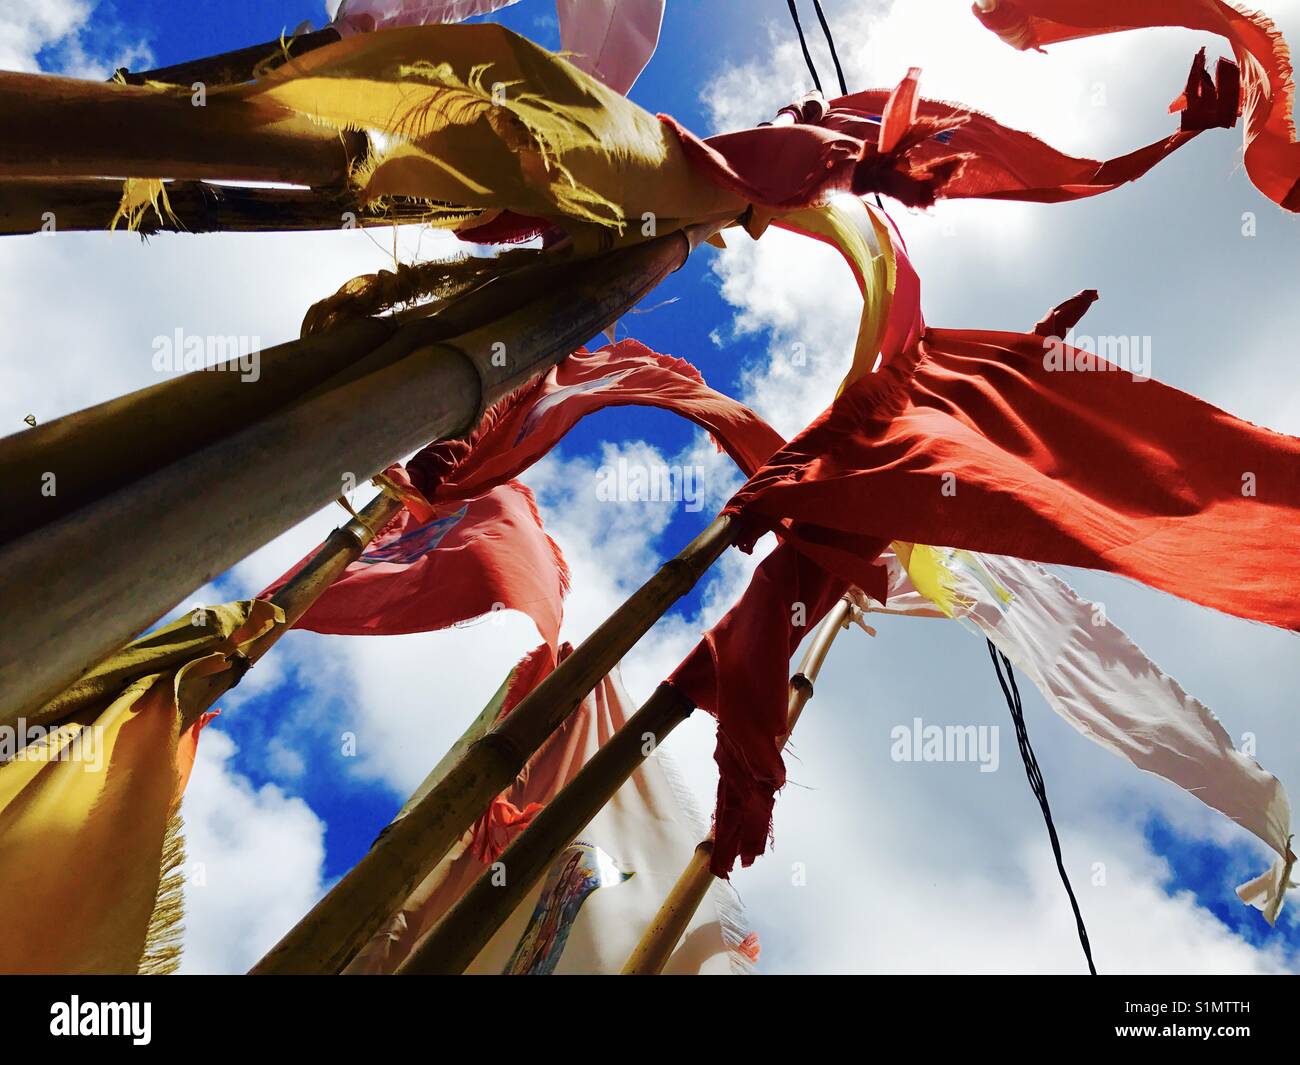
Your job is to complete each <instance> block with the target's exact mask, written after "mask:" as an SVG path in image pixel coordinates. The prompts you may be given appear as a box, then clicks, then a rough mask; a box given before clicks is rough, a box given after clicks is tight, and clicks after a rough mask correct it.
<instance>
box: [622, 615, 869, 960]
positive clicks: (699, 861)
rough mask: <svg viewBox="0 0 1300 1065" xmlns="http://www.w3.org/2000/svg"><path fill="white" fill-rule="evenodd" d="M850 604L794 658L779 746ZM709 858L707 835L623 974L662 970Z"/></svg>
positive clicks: (698, 899) (698, 898) (699, 894)
mask: <svg viewBox="0 0 1300 1065" xmlns="http://www.w3.org/2000/svg"><path fill="white" fill-rule="evenodd" d="M852 612H853V605H852V603H850V602H849V600H848V599H841V600H840V601H839V602H838V603H836V604H835V606H833V607H832V608H831V610H830V612H829V613H828V614H827V615H826V618H825V619H824V620H823V621H822V623H821V626H820V627H819V628H818V629H817V631H816V632H815V633H814V634H813V638H812V642H811V643H810V644H809V645H808V648H807V650H806V651H805V652H804V656H803V658H802V659H801V660H800V663H799V669H798V671H797V672H796V673H795V674H794V675H793V676H792V677H791V678H790V694H789V701H788V704H787V710H786V731H785V735H784V736H782V737H781V740H780V745H781V747H782V748H784V747H785V745H786V744H787V743H788V742H789V740H790V733H792V732H793V731H794V726H795V725H796V723H798V721H799V717H800V715H801V714H802V713H803V710H804V707H805V706H807V705H808V700H809V699H811V698H812V694H813V682H814V681H815V680H816V679H817V675H818V674H819V673H820V672H821V668H822V663H823V662H825V661H826V655H827V652H829V651H830V649H831V644H832V643H834V642H835V637H836V636H838V635H839V633H840V630H841V629H843V628H845V627H847V625H848V623H849V620H850V619H851V617H852ZM712 855H713V840H712V837H710V838H709V839H706V840H705V841H704V842H703V843H701V844H700V845H699V846H698V847H696V849H695V853H694V854H693V855H692V856H691V860H690V861H689V862H688V863H687V865H686V868H685V869H683V870H682V874H681V876H679V877H678V878H677V882H676V883H675V884H674V885H673V887H672V890H671V891H670V892H669V893H668V897H667V898H666V899H665V900H664V903H663V905H662V906H661V907H660V908H659V912H658V913H656V914H655V916H654V919H653V920H652V921H651V922H650V924H649V925H647V926H646V930H645V932H644V933H643V934H642V936H641V940H640V942H639V943H637V945H636V947H635V949H634V950H633V951H632V954H631V955H630V956H629V957H628V960H627V964H626V965H625V966H624V967H623V973H622V975H624V976H658V975H659V974H660V973H662V972H663V971H664V966H665V965H667V964H668V959H669V958H671V957H672V953H673V951H674V950H676V949H677V944H678V943H680V942H681V938H682V936H684V935H685V934H686V929H687V928H688V927H689V926H690V923H691V919H692V918H693V917H694V916H695V911H696V910H698V909H699V908H700V904H701V903H702V902H703V901H704V897H705V895H707V894H708V893H709V888H711V887H712V886H713V879H714V878H713V873H712V872H710V871H709V859H710V858H711V857H712Z"/></svg>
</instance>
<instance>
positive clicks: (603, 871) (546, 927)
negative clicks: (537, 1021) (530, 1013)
mask: <svg viewBox="0 0 1300 1065" xmlns="http://www.w3.org/2000/svg"><path fill="white" fill-rule="evenodd" d="M634 875H635V874H633V873H625V872H623V871H622V870H621V869H619V868H618V866H617V865H615V864H614V859H613V858H611V857H610V856H609V855H608V854H606V853H605V852H604V851H603V850H601V849H600V848H599V847H597V846H596V845H594V844H592V843H583V842H582V841H581V840H578V841H575V842H574V843H573V844H572V845H570V846H569V847H568V848H566V849H565V851H564V853H563V854H561V855H560V856H559V857H558V858H557V859H556V860H555V864H554V865H552V866H551V871H550V872H549V873H548V874H547V875H546V884H545V886H544V887H543V888H542V894H541V896H540V897H539V898H538V899H537V906H536V907H535V908H534V909H533V915H532V917H530V918H529V920H528V927H527V928H525V929H524V934H523V935H522V936H520V937H519V944H518V946H516V947H515V950H514V953H513V954H512V955H511V956H510V961H509V962H507V963H506V966H505V968H504V969H502V970H501V975H502V976H550V975H551V974H552V973H554V972H555V966H556V965H557V964H558V963H559V960H560V956H561V955H562V954H563V953H564V946H565V944H566V943H567V942H568V940H569V932H570V931H571V930H572V929H573V923H574V921H576V920H577V919H578V911H579V910H581V909H582V905H583V903H584V902H586V901H587V899H588V898H589V897H590V896H591V894H592V893H593V892H594V891H597V890H598V889H600V888H603V887H614V886H616V885H618V884H621V883H623V882H624V881H625V880H630V879H631V878H632V876H634Z"/></svg>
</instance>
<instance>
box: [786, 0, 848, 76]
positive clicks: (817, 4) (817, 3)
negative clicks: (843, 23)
mask: <svg viewBox="0 0 1300 1065" xmlns="http://www.w3.org/2000/svg"><path fill="white" fill-rule="evenodd" d="M792 2H793V0H792ZM813 7H814V8H816V9H817V19H818V21H819V22H821V24H822V33H824V34H826V43H827V44H828V45H829V46H830V49H831V60H832V61H833V62H834V63H835V76H836V77H837V78H839V80H840V95H841V96H848V94H849V83H848V82H846V81H845V80H844V68H843V67H841V66H840V56H839V53H838V52H837V51H835V38H834V37H832V36H831V28H830V25H829V24H828V23H827V21H826V12H824V11H823V10H822V0H813Z"/></svg>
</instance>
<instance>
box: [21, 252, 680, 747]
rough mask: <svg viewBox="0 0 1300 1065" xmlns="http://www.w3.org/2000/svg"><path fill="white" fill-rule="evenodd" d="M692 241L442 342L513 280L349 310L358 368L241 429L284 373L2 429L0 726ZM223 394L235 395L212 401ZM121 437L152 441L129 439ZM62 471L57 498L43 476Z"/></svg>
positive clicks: (533, 368)
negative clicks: (181, 400) (365, 315)
mask: <svg viewBox="0 0 1300 1065" xmlns="http://www.w3.org/2000/svg"><path fill="white" fill-rule="evenodd" d="M693 239H694V238H693V237H692V236H691V235H689V234H683V233H675V234H670V235H667V236H665V237H661V238H659V239H658V240H655V241H650V242H647V243H646V244H643V245H639V246H636V247H634V248H628V249H623V250H620V251H617V252H613V253H610V254H608V255H605V256H602V257H600V258H599V259H593V260H587V261H583V262H581V263H576V264H572V266H571V267H570V268H566V269H565V270H563V271H560V272H559V277H560V279H561V280H562V281H563V284H559V285H556V286H554V287H552V288H551V290H550V291H546V292H543V293H542V294H541V295H539V296H538V297H537V298H535V299H533V300H531V301H530V302H528V303H526V304H525V305H523V306H522V307H519V308H518V309H516V310H513V311H511V312H510V313H509V314H506V315H504V316H502V317H500V318H498V319H497V320H496V321H492V322H490V324H487V325H479V326H477V328H472V329H469V330H467V331H465V332H462V333H460V334H459V335H457V336H455V337H453V338H452V339H450V340H442V339H441V338H442V337H443V336H444V335H445V332H446V330H447V329H448V322H450V323H454V324H455V325H457V326H459V325H460V324H461V323H462V322H464V321H465V320H466V316H468V317H469V318H470V319H471V320H472V319H474V318H476V317H477V316H478V315H479V314H481V313H484V312H486V311H490V310H491V309H492V308H493V307H495V308H497V309H498V310H499V308H500V306H501V303H500V301H499V297H496V296H494V294H495V293H504V294H507V295H508V294H509V293H511V292H512V291H514V289H512V287H511V281H512V279H511V278H509V277H507V278H503V279H501V280H502V281H503V282H505V283H504V284H502V285H494V284H493V283H489V285H487V286H484V292H483V293H482V294H480V293H470V294H469V297H468V298H467V299H466V300H465V306H466V307H469V308H471V309H472V311H473V313H472V314H471V312H470V311H458V310H457V307H458V306H459V301H458V302H457V303H456V304H453V305H452V306H450V307H449V308H448V310H447V317H446V318H445V320H443V321H442V322H439V320H438V319H436V318H435V319H423V320H417V321H410V322H405V323H403V324H400V325H396V324H393V323H377V322H374V321H366V322H358V323H350V324H349V325H348V326H344V327H341V329H342V330H343V331H344V332H343V333H342V334H341V335H342V336H343V337H344V338H345V341H346V342H345V343H342V344H341V346H340V348H339V349H338V350H337V351H336V352H335V359H336V362H337V363H340V364H342V366H343V368H342V369H340V370H338V371H337V372H334V373H332V374H329V373H326V374H324V375H323V378H321V379H318V380H317V381H316V382H315V384H314V387H308V388H305V389H304V390H303V392H302V394H301V395H299V396H297V397H296V398H295V397H289V398H288V399H287V400H286V399H285V397H283V396H280V397H278V398H276V399H275V402H274V403H272V404H270V406H271V408H272V409H270V410H269V411H265V412H263V414H262V416H261V417H258V418H256V420H252V419H249V420H250V421H251V424H244V425H242V426H241V427H239V428H235V426H237V425H238V424H239V423H240V422H242V421H244V420H245V419H247V418H249V415H248V414H247V413H246V411H247V410H248V409H250V408H257V407H258V406H259V404H262V406H266V404H264V403H262V400H261V399H259V396H260V395H261V391H260V390H261V389H262V388H267V389H270V390H271V392H273V393H274V392H275V390H276V388H281V387H283V381H281V380H280V379H279V378H276V377H273V378H272V380H273V381H278V382H279V383H277V384H274V385H273V384H265V385H264V384H263V382H264V381H267V378H265V377H263V378H260V379H259V380H258V381H254V382H248V383H242V384H241V383H239V382H237V381H236V380H235V378H234V375H231V374H224V373H204V372H199V373H197V374H187V375H184V377H183V378H178V379H175V380H173V381H169V382H165V383H164V384H162V385H157V386H154V390H144V391H143V392H142V393H137V394H135V395H134V396H129V397H125V398H124V400H122V401H118V402H117V403H116V404H107V405H103V406H104V407H107V408H110V409H108V410H104V409H97V408H92V409H91V410H89V411H83V412H80V413H78V414H73V415H70V416H68V417H67V418H62V419H58V420H57V421H54V422H50V423H48V424H46V425H43V426H41V427H39V428H37V429H32V430H29V431H28V432H25V433H20V434H17V435H16V436H14V437H10V438H7V439H5V440H2V441H0V495H3V496H5V497H7V498H6V499H5V502H6V504H12V506H10V505H6V506H4V507H0V514H3V515H4V518H3V520H4V521H5V522H8V523H9V533H10V538H9V542H8V543H4V544H3V546H0V616H4V617H6V618H13V619H20V618H21V619H22V623H21V624H13V625H11V626H10V627H9V629H8V631H7V632H6V639H5V640H4V641H3V642H0V725H3V724H11V723H12V722H13V721H14V720H16V719H17V718H18V717H19V716H22V715H23V714H24V712H26V711H30V710H32V709H35V708H37V707H39V706H41V705H43V704H44V703H45V702H46V701H47V700H49V699H50V698H52V697H53V696H54V695H56V694H57V693H58V692H59V691H61V690H63V689H64V688H66V687H67V686H68V685H69V684H71V683H73V682H74V681H75V680H76V678H77V677H78V676H80V675H81V673H82V672H83V671H84V670H85V669H87V668H88V667H90V666H92V665H93V664H94V663H96V662H100V661H102V660H103V659H104V658H106V657H107V656H108V655H110V654H112V653H113V652H114V651H116V650H117V649H118V648H120V647H122V646H124V645H125V644H126V643H127V642H129V641H130V640H131V639H132V638H133V637H134V636H135V635H136V634H137V633H139V632H141V631H142V630H143V629H145V628H146V627H147V626H148V625H150V624H151V623H152V622H153V621H155V620H156V619H157V618H159V617H162V616H163V615H164V614H166V613H167V612H168V611H169V610H171V609H172V608H173V607H174V606H175V605H176V603H178V602H180V601H181V600H182V599H184V597H185V596H186V595H189V594H190V593H192V592H193V591H194V590H195V589H197V588H199V587H201V586H202V585H203V584H205V583H206V582H207V581H209V580H211V579H212V578H214V577H215V576H217V575H218V574H220V573H222V572H224V571H225V570H226V569H228V568H229V567H230V566H231V565H233V564H234V563H236V562H238V561H239V560H240V559H242V558H244V557H245V556H247V555H248V554H249V553H250V552H252V551H254V550H256V549H257V548H258V547H260V546H262V545H263V544H265V543H267V542H268V541H269V540H271V539H272V538H273V537H275V536H277V535H278V534H279V533H281V532H283V531H285V530H286V529H288V528H291V527H292V526H293V525H295V524H296V523H297V522H299V521H301V520H302V519H303V518H305V517H307V516H308V515H310V514H312V513H314V512H315V511H316V510H318V509H320V507H322V506H324V505H326V504H328V503H329V502H330V501H331V500H332V499H335V498H337V496H338V495H339V494H340V492H341V490H342V486H343V485H344V484H345V483H347V482H348V481H350V483H361V482H363V481H364V480H366V479H369V478H370V477H372V476H374V474H376V473H378V472H379V471H380V470H382V469H383V468H385V467H386V466H388V465H389V464H390V463H392V462H394V461H396V460H397V459H399V458H401V457H402V456H403V455H406V454H409V453H410V452H412V451H414V450H416V449H417V448H419V447H421V446H422V445H424V444H426V443H428V441H429V440H434V439H440V438H445V437H448V436H453V435H457V434H463V433H465V432H467V431H468V430H469V429H471V428H472V427H473V426H474V425H475V424H476V423H477V421H478V419H479V417H480V416H481V413H482V411H483V410H484V408H485V407H486V406H487V405H488V404H491V403H493V402H496V401H497V400H498V399H500V398H502V397H503V396H505V395H507V394H508V393H509V392H511V391H512V390H514V389H515V388H517V387H519V386H520V385H522V384H524V383H525V382H527V381H529V380H531V379H532V378H534V377H536V376H537V375H539V374H540V373H542V372H544V371H545V370H546V369H548V368H549V367H550V366H551V365H553V364H554V363H556V362H558V361H559V360H560V359H562V358H564V357H565V356H566V355H568V354H569V352H571V351H573V350H574V349H575V348H577V347H578V346H579V345H580V344H582V343H584V342H585V341H587V340H589V339H590V338H591V337H592V336H594V335H596V334H598V333H599V332H600V331H601V330H602V329H603V328H605V327H607V326H608V325H609V323H610V322H612V321H614V320H616V319H617V318H618V317H620V316H621V315H622V314H624V313H625V312H626V311H627V309H628V308H629V307H631V306H633V305H634V304H635V303H637V302H638V301H639V300H640V299H641V298H642V297H643V296H644V295H646V294H647V293H648V292H649V291H650V290H651V289H652V288H653V287H654V286H655V285H656V284H658V282H659V281H660V280H661V279H662V278H663V277H664V276H666V275H667V274H668V273H670V272H671V271H673V270H674V269H676V268H677V267H678V266H680V265H681V263H682V262H683V261H684V260H685V258H686V256H687V254H688V253H689V248H690V246H691V243H692V240H693ZM542 280H544V279H538V278H536V277H533V278H531V279H529V278H525V279H523V280H522V281H520V282H518V285H520V286H524V287H525V288H526V287H527V286H530V285H532V286H537V285H539V284H541V282H542ZM440 317H441V316H440ZM389 330H391V333H389V336H388V339H387V340H386V341H384V342H382V343H379V344H378V346H377V347H373V348H372V349H371V348H370V346H371V345H373V344H374V342H375V341H376V340H377V339H378V335H379V334H381V333H384V332H387V331H389ZM334 333H335V331H333V330H331V331H330V333H328V334H325V335H324V337H323V338H321V339H320V340H318V339H317V338H314V337H313V338H309V339H308V340H307V341H299V342H296V344H295V345H285V346H284V347H285V348H288V349H290V353H289V355H286V354H285V352H284V351H281V352H280V353H279V356H278V358H277V359H270V360H269V361H270V363H271V364H277V365H285V364H288V365H290V366H291V367H293V366H298V367H299V370H298V371H297V372H300V373H301V365H302V364H301V360H303V359H304V358H305V357H306V356H307V355H308V354H309V353H310V352H311V351H317V350H333V349H332V345H333V344H334V343H335V339H334ZM265 354H266V355H267V356H268V358H269V356H270V353H265ZM501 354H504V358H498V357H497V356H498V355H501ZM290 356H292V357H290ZM332 368H333V367H327V368H326V369H327V370H329V369H332ZM288 376H289V378H291V379H293V380H301V379H302V378H301V377H294V375H293V373H289V374H288ZM187 379H188V384H182V382H185V381H186V380H187ZM223 379H224V380H223ZM306 379H307V380H310V377H309V376H308V377H307V378H306ZM213 395H218V396H222V397H224V401H223V402H222V403H220V404H218V405H217V407H215V408H214V407H213V406H212V405H211V403H210V402H209V401H210V399H211V397H212V396H213ZM175 396H182V397H185V398H186V399H187V401H188V403H189V409H191V410H192V411H193V413H194V418H195V422H194V425H193V426H190V425H188V424H187V423H186V421H185V419H184V417H183V416H182V411H181V410H180V409H179V408H178V409H172V407H171V406H170V404H169V400H170V399H171V398H173V397H175ZM142 397H143V398H142ZM235 397H238V399H237V400H236V399H235ZM122 434H126V436H127V437H131V434H134V437H133V439H135V440H138V441H140V443H139V445H138V446H134V447H132V446H124V440H123V437H122ZM61 463H66V466H67V469H66V470H65V469H64V465H62V464H61ZM123 469H125V471H126V472H125V473H124V472H123ZM54 473H58V474H59V476H58V477H57V485H58V488H57V491H56V492H55V493H54V494H53V495H50V494H48V493H45V492H43V491H42V485H43V484H44V483H46V482H47V475H50V474H54ZM65 473H66V474H67V476H64V474H65ZM2 540H3V536H0V541H2ZM88 548H89V549H88ZM34 607H38V609H34ZM593 683H594V682H593ZM583 694H585V692H584V693H583ZM580 697H581V696H580ZM543 738H544V737H543Z"/></svg>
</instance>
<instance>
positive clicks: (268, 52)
mask: <svg viewBox="0 0 1300 1065" xmlns="http://www.w3.org/2000/svg"><path fill="white" fill-rule="evenodd" d="M338 40H341V36H340V34H339V31H338V30H336V29H335V28H334V27H333V26H326V27H325V28H324V29H319V30H312V31H309V32H307V33H301V34H298V35H297V36H294V37H286V38H284V39H281V38H278V37H277V38H276V39H275V40H273V41H265V42H263V43H262V44H253V45H249V46H248V47H247V48H236V49H234V50H233V51H229V52H220V53H218V54H217V55H210V56H204V57H203V58H202V59H191V60H188V61H187V62H184V63H177V64H175V65H174V66H170V67H155V68H154V69H153V70H141V71H138V72H136V73H132V72H131V71H129V70H127V69H125V68H122V69H121V70H119V71H118V72H117V73H118V76H119V77H120V78H121V80H122V81H123V82H124V83H126V84H127V85H144V84H145V83H146V82H150V81H162V82H167V83H168V84H171V85H193V84H194V83H195V82H196V81H201V82H203V84H205V85H208V86H214V85H237V84H239V83H241V82H245V81H251V80H252V79H253V75H254V74H255V73H256V72H257V70H258V68H260V67H262V66H263V65H264V64H266V63H267V62H268V61H271V62H274V61H275V60H278V59H281V58H284V57H287V58H290V59H292V58H294V57H296V56H300V55H304V54H305V53H307V52H311V51H314V50H315V49H317V48H323V47H324V46H325V45H327V44H333V43H334V42H335V41H338Z"/></svg>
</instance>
